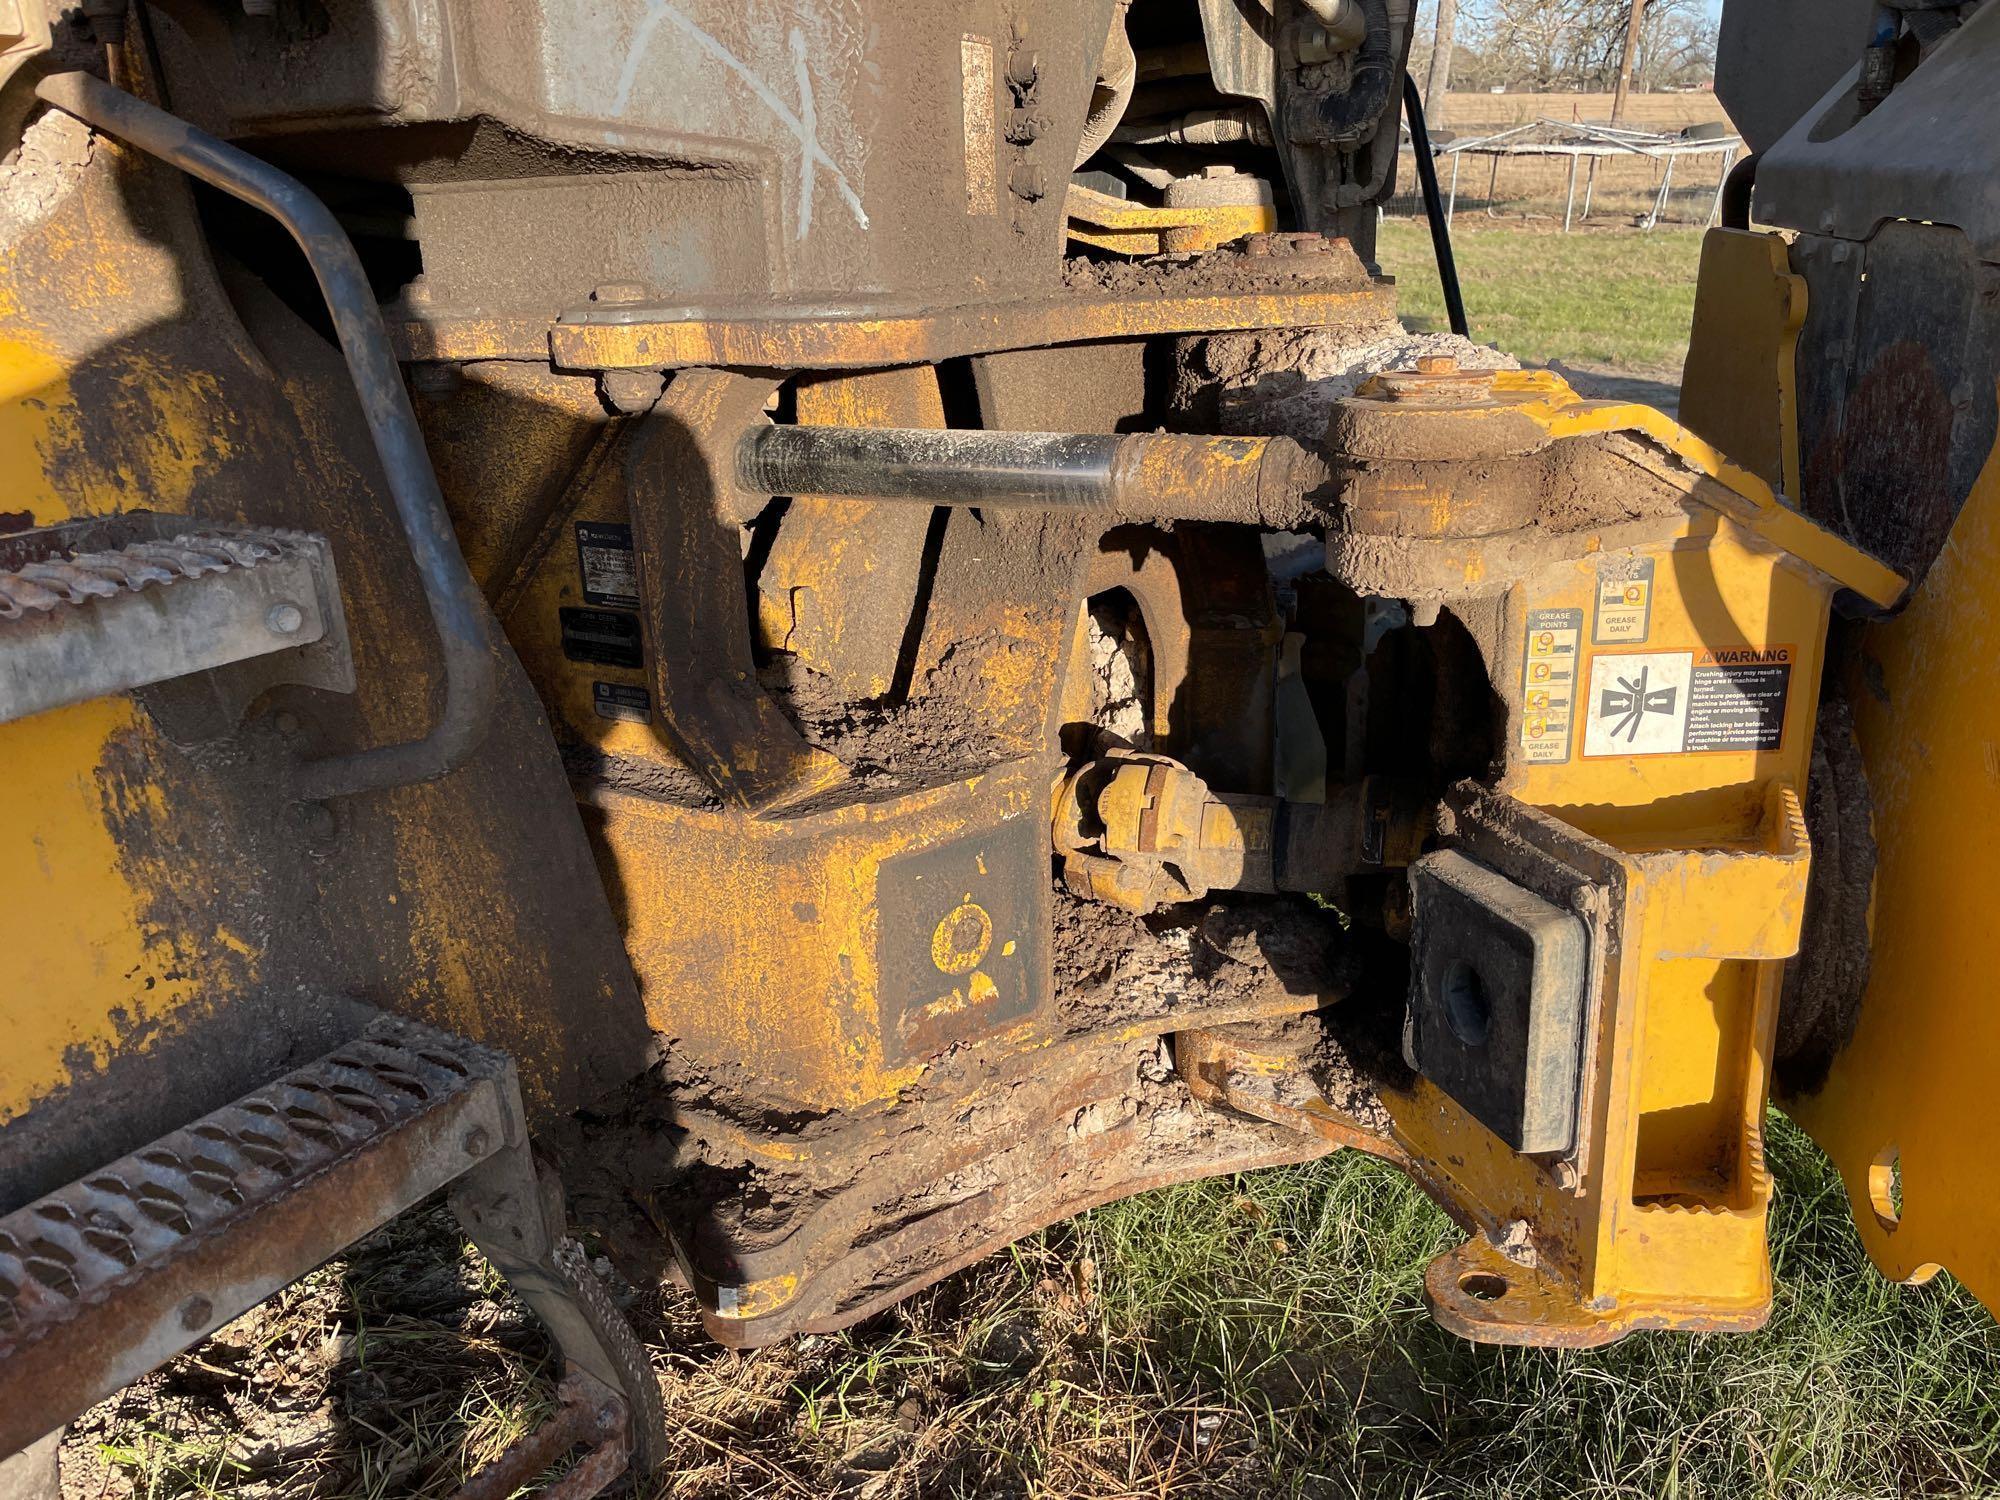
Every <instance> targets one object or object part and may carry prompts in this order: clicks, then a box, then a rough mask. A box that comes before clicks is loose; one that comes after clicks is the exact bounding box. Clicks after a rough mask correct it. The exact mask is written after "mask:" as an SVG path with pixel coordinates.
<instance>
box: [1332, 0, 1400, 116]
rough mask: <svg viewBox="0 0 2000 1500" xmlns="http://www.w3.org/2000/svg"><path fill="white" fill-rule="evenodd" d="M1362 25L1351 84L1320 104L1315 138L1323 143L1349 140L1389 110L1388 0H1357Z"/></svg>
mask: <svg viewBox="0 0 2000 1500" xmlns="http://www.w3.org/2000/svg"><path fill="white" fill-rule="evenodd" d="M1361 14H1362V18H1363V20H1364V21H1365V22H1366V29H1365V30H1364V31H1363V33H1362V38H1361V49H1360V51H1358V52H1356V53H1355V55H1354V81H1353V82H1352V83H1351V84H1350V85H1349V86H1348V87H1347V89H1346V90H1344V91H1343V92H1341V93H1338V94H1329V95H1328V96H1327V97H1326V98H1325V99H1323V100H1321V101H1320V106H1319V120H1318V126H1319V129H1318V131H1317V132H1316V135H1317V136H1318V138H1319V139H1322V140H1326V141H1345V140H1353V139H1355V138H1356V137H1358V136H1359V135H1360V134H1361V132H1362V131H1364V130H1366V129H1367V128H1368V125H1369V123H1370V122H1371V121H1373V120H1376V119H1378V118H1380V117H1381V114H1382V112H1383V111H1384V110H1385V109H1387V108H1388V107H1389V98H1390V90H1391V89H1392V88H1394V86H1395V79H1396V59H1395V52H1394V48H1393V47H1392V46H1391V44H1390V39H1389V0H1361Z"/></svg>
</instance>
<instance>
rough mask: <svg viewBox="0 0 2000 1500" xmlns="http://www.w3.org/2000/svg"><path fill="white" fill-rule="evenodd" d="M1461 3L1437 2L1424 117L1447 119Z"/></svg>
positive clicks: (1453, 0)
mask: <svg viewBox="0 0 2000 1500" xmlns="http://www.w3.org/2000/svg"><path fill="white" fill-rule="evenodd" d="M1457 31H1458V0H1437V27H1436V29H1435V30H1434V31H1433V32H1432V34H1431V66H1430V74H1429V76H1428V77H1427V78H1426V79H1425V80H1424V118H1425V119H1426V120H1428V121H1429V122H1430V123H1431V124H1432V125H1437V124H1440V123H1442V121H1443V119H1444V96H1445V90H1446V89H1448V88H1450V87H1451V54H1452V48H1453V47H1454V46H1455V45H1456V42H1457Z"/></svg>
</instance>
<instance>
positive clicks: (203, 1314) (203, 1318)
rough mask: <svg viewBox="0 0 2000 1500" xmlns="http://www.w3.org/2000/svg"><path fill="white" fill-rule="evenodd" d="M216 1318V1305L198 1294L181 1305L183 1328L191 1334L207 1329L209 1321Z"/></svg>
mask: <svg viewBox="0 0 2000 1500" xmlns="http://www.w3.org/2000/svg"><path fill="white" fill-rule="evenodd" d="M214 1316H215V1304H214V1303H213V1302H210V1301H209V1300H208V1298H206V1297H204V1296H202V1295H201V1293H199V1292H196V1293H195V1294H194V1295H193V1296H192V1297H190V1298H188V1299H187V1300H186V1301H185V1302H183V1303H182V1304H181V1327H183V1328H185V1329H186V1330H187V1331H188V1332H189V1333H193V1332H195V1331H196V1330H197V1329H201V1328H206V1327H207V1326H208V1320H209V1319H210V1318H212V1317H214Z"/></svg>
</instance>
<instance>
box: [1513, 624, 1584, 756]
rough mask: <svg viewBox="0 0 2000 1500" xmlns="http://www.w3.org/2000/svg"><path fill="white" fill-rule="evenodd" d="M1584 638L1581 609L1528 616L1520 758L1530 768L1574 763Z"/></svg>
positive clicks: (1523, 676)
mask: <svg viewBox="0 0 2000 1500" xmlns="http://www.w3.org/2000/svg"><path fill="white" fill-rule="evenodd" d="M1582 637H1583V611H1582V610H1580V609H1531V610H1529V611H1528V638H1527V641H1526V643H1525V644H1524V645H1523V647H1522V650H1521V756H1522V759H1524V760H1526V761H1527V762H1528V764H1530V765H1536V766H1552V765H1560V764H1562V763H1563V762H1564V761H1566V760H1568V759H1569V735H1570V726H1571V725H1572V724H1574V723H1575V722H1576V669H1577V646H1578V643H1579V642H1580V641H1581V639H1582Z"/></svg>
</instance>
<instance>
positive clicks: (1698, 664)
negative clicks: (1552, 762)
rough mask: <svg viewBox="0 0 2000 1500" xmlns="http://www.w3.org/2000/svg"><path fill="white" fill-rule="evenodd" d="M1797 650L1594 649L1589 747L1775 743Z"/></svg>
mask: <svg viewBox="0 0 2000 1500" xmlns="http://www.w3.org/2000/svg"><path fill="white" fill-rule="evenodd" d="M1795 656H1796V652H1795V651H1794V650H1793V648H1792V647H1790V646H1767V647H1740V648H1733V649H1731V648H1724V649H1721V650H1713V651H1710V650H1701V651H1647V652H1635V653H1632V654H1630V655H1617V656H1594V657H1592V658H1591V662H1590V686H1589V691H1588V693H1587V695H1586V697H1585V700H1584V702H1585V710H1584V726H1583V753H1584V754H1585V755H1586V756H1608V755H1681V754H1689V753H1695V752H1700V751H1705V750H1752V751H1756V750H1776V749H1778V748H1779V747H1780V746H1781V745H1782V744H1783V743H1784V737H1785V707H1786V704H1787V702H1788V701H1789V699H1790V696H1791V684H1792V663H1793V661H1794V659H1795Z"/></svg>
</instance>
